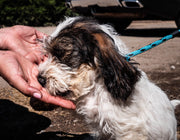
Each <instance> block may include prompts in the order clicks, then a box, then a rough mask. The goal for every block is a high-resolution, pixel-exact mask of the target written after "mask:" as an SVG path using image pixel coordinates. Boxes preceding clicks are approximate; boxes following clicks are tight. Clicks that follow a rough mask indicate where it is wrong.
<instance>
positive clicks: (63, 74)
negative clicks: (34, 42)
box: [39, 17, 179, 140]
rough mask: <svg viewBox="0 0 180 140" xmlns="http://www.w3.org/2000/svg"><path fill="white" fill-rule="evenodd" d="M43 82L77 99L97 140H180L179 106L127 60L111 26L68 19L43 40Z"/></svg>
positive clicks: (41, 79)
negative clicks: (178, 127) (178, 139)
mask: <svg viewBox="0 0 180 140" xmlns="http://www.w3.org/2000/svg"><path fill="white" fill-rule="evenodd" d="M44 44H45V49H46V51H47V53H48V59H47V61H46V62H44V63H42V64H41V65H40V66H39V72H40V74H39V81H40V83H41V84H42V85H43V86H44V87H45V88H46V89H47V90H48V91H49V93H50V94H52V95H54V96H58V95H59V96H63V97H64V98H66V99H71V100H76V101H77V109H76V111H77V113H79V114H82V115H84V116H85V119H86V121H87V123H90V124H92V130H94V132H95V135H96V139H106V140H107V139H116V140H175V139H176V125H177V123H176V119H175V115H174V108H175V105H176V104H178V103H179V101H173V102H170V101H169V99H168V98H167V96H166V94H165V93H164V92H163V91H162V90H161V89H160V88H159V87H157V86H156V85H155V84H153V83H152V82H150V81H149V80H148V78H147V76H146V74H145V73H144V72H142V71H141V70H139V69H137V68H135V67H134V66H133V65H132V64H131V63H129V62H128V61H126V59H125V57H124V56H125V53H126V48H125V45H124V44H123V43H122V42H121V40H120V38H119V36H118V34H117V33H116V32H115V31H114V30H113V28H112V27H110V26H109V25H100V24H98V23H97V22H96V21H94V20H91V19H86V18H83V17H74V18H67V19H66V20H65V21H64V22H62V23H60V24H59V25H58V27H57V29H56V30H55V32H54V33H53V34H52V35H51V37H49V38H47V39H46V40H45V41H44Z"/></svg>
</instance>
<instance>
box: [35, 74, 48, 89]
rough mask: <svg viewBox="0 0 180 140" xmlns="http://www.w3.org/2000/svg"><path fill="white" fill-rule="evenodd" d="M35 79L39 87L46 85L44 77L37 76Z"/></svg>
mask: <svg viewBox="0 0 180 140" xmlns="http://www.w3.org/2000/svg"><path fill="white" fill-rule="evenodd" d="M37 79H38V81H39V83H40V84H41V86H43V87H44V86H45V85H46V78H45V77H43V76H41V75H38V78H37Z"/></svg>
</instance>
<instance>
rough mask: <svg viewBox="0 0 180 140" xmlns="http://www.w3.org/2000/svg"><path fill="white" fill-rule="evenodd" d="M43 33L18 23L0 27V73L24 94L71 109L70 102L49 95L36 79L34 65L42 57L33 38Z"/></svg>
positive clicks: (72, 105)
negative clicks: (8, 26)
mask: <svg viewBox="0 0 180 140" xmlns="http://www.w3.org/2000/svg"><path fill="white" fill-rule="evenodd" d="M44 35H45V34H43V33H41V32H38V31H37V30H36V29H34V28H32V27H28V26H20V25H18V26H13V27H10V28H3V29H1V30H0V50H1V51H0V75H1V76H2V77H3V78H4V79H5V80H6V81H8V82H9V84H10V85H12V86H13V87H15V88H16V89H18V90H19V91H21V92H22V93H24V94H25V95H27V96H33V97H35V98H38V99H39V100H41V101H44V102H46V103H51V104H55V105H59V106H62V107H65V108H71V109H75V105H74V104H73V103H72V102H71V101H68V100H64V99H62V98H60V97H54V96H51V95H50V94H49V93H48V92H47V91H46V90H45V89H44V88H43V87H42V86H41V85H40V84H39V82H38V81H37V75H38V69H37V65H36V64H39V63H40V62H41V61H43V58H44V56H43V55H42V53H41V45H40V44H38V42H37V38H38V39H42V38H43V36H44ZM2 50H3V51H2ZM5 50H6V51H5ZM4 60H6V61H4Z"/></svg>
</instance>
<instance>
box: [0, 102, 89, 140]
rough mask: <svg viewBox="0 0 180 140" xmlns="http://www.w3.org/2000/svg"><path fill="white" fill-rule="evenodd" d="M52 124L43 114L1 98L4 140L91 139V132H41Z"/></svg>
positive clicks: (0, 135) (0, 130) (1, 135)
mask: <svg viewBox="0 0 180 140" xmlns="http://www.w3.org/2000/svg"><path fill="white" fill-rule="evenodd" d="M50 124H51V120H50V119H49V118H47V117H44V116H42V115H39V114H36V113H33V112H29V111H28V109H27V108H25V107H23V106H20V105H18V104H15V103H14V102H12V101H10V100H6V99H0V138H2V140H3V139H4V140H40V139H43V140H91V139H92V137H91V136H89V134H82V135H73V134H68V133H64V132H41V130H44V129H46V128H47V127H49V125H50Z"/></svg>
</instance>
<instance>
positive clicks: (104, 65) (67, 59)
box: [38, 18, 139, 100]
mask: <svg viewBox="0 0 180 140" xmlns="http://www.w3.org/2000/svg"><path fill="white" fill-rule="evenodd" d="M121 47H123V44H122V42H121V40H120V39H119V37H117V35H116V34H115V32H114V31H113V30H112V28H110V27H109V26H105V25H99V24H98V23H97V22H95V21H92V20H89V19H84V18H71V19H67V20H66V21H65V22H63V23H61V24H60V25H59V26H58V27H57V29H56V31H55V32H54V33H53V34H52V38H51V39H47V40H46V41H45V49H46V50H47V52H48V56H49V57H48V60H47V61H46V62H44V63H42V64H41V65H40V66H39V77H38V79H39V81H40V83H41V84H42V85H43V86H44V87H45V88H46V89H47V90H48V91H49V93H50V94H52V95H60V96H63V97H65V98H69V99H77V98H79V97H80V96H83V95H86V94H88V93H90V92H95V91H93V87H94V85H95V84H96V82H97V81H98V80H101V81H103V84H104V87H105V88H107V90H108V91H109V93H110V95H111V96H112V97H113V98H115V99H121V100H126V99H127V98H128V97H129V96H130V94H131V93H132V91H133V88H134V85H135V83H136V81H137V80H138V77H139V72H138V71H137V70H136V68H134V67H133V66H132V65H131V64H130V63H129V62H127V61H126V60H125V58H124V56H123V55H121V54H120V53H121V52H120V51H121Z"/></svg>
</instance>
